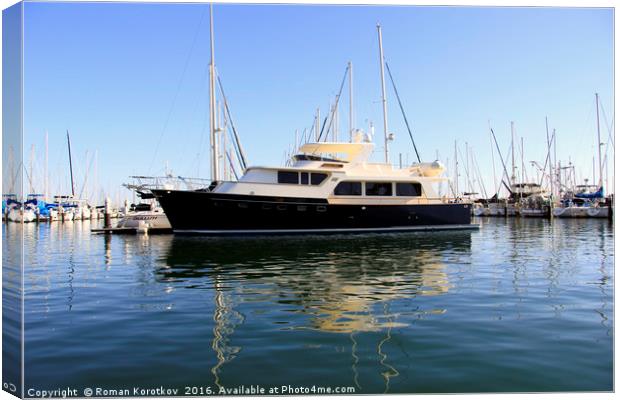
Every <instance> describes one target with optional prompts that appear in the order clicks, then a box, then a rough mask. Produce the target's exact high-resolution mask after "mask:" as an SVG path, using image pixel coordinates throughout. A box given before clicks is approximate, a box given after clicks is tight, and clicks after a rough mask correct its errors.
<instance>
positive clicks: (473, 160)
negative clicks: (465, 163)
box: [472, 155, 488, 198]
mask: <svg viewBox="0 0 620 400" xmlns="http://www.w3.org/2000/svg"><path fill="white" fill-rule="evenodd" d="M472 163H473V164H474V167H475V170H474V172H476V173H477V174H478V184H479V186H480V188H481V189H482V192H483V193H484V197H485V198H487V197H488V195H487V188H486V187H485V186H484V180H483V179H482V174H481V173H480V166H479V165H478V160H477V159H476V157H475V156H473V155H472Z"/></svg>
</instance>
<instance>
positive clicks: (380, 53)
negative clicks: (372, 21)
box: [377, 24, 390, 164]
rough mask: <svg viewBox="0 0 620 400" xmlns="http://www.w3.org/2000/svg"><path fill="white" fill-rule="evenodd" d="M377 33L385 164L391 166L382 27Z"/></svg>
mask: <svg viewBox="0 0 620 400" xmlns="http://www.w3.org/2000/svg"><path fill="white" fill-rule="evenodd" d="M377 33H378V35H379V64H380V66H381V103H382V104H383V135H384V144H385V151H384V154H385V163H386V164H389V162H390V154H389V149H388V124H387V101H386V98H385V74H384V71H383V64H384V63H385V61H384V60H385V59H384V58H383V39H382V38H381V25H379V24H377Z"/></svg>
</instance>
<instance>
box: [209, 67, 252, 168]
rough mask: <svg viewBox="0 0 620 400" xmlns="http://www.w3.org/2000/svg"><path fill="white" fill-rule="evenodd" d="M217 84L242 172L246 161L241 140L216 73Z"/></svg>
mask: <svg viewBox="0 0 620 400" xmlns="http://www.w3.org/2000/svg"><path fill="white" fill-rule="evenodd" d="M216 75H217V83H218V85H219V87H220V92H221V93H222V97H223V98H224V109H225V110H226V114H227V115H228V120H229V121H230V126H231V128H232V131H233V133H234V139H235V144H236V147H238V153H239V154H238V155H239V156H240V158H239V160H240V161H241V166H242V167H243V170H244V171H245V169H246V168H247V161H246V158H245V152H244V151H243V147H242V146H241V140H239V134H238V133H237V128H235V123H234V122H233V119H232V115H231V114H230V108H229V107H228V99H227V98H226V94H225V93H224V86H223V85H222V80H221V79H220V74H218V73H217V71H216Z"/></svg>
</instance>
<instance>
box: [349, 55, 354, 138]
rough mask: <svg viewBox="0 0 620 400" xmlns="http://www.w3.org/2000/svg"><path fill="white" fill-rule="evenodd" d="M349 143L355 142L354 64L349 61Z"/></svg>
mask: <svg viewBox="0 0 620 400" xmlns="http://www.w3.org/2000/svg"><path fill="white" fill-rule="evenodd" d="M349 142H353V63H352V62H351V61H349Z"/></svg>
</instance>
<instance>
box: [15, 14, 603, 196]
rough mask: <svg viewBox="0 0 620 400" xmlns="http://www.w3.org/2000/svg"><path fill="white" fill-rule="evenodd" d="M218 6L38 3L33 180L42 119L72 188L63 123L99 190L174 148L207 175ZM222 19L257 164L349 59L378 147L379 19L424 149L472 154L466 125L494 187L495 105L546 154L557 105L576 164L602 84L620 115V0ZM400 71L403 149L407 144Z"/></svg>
mask: <svg viewBox="0 0 620 400" xmlns="http://www.w3.org/2000/svg"><path fill="white" fill-rule="evenodd" d="M208 18H209V13H208V5H206V4H137V3H135V4H131V3H129V4H112V3H87V4H75V3H35V2H31V3H26V5H25V16H24V23H25V31H24V32H25V33H24V46H25V50H24V51H25V54H24V64H25V65H24V80H25V84H24V132H25V140H24V142H25V143H24V154H25V162H26V164H28V158H29V156H30V149H31V144H33V143H34V144H35V152H36V161H35V174H34V175H35V180H36V181H39V182H41V181H42V180H38V179H37V175H39V176H41V172H42V167H43V161H42V160H43V150H44V147H43V146H44V135H45V132H46V131H47V132H49V158H50V161H49V171H50V175H51V177H52V178H51V189H52V191H54V192H59V191H60V192H67V191H70V187H69V184H68V179H69V178H68V167H67V166H68V161H67V154H66V137H65V135H66V130H67V129H68V130H69V132H70V133H71V138H72V146H73V148H72V150H73V152H74V165H76V170H77V171H76V175H77V181H78V183H77V186H78V188H79V187H81V186H82V182H83V180H84V177H85V176H86V174H87V170H90V172H88V175H89V178H88V179H89V181H90V184H89V191H90V192H92V191H93V188H92V184H93V183H94V182H93V179H94V170H93V168H94V167H93V165H92V163H91V159H92V155H93V154H94V152H95V150H96V151H97V154H98V168H97V169H98V174H97V175H98V183H99V184H100V185H101V188H99V190H98V191H97V192H98V193H100V192H106V193H108V194H112V195H114V193H116V192H118V190H119V187H120V184H121V183H122V182H125V181H127V177H128V176H129V175H134V174H142V175H146V174H162V173H163V171H164V165H165V163H166V162H167V163H168V165H169V167H170V168H171V169H172V170H173V171H174V173H175V174H178V175H184V176H200V177H205V178H206V177H209V174H210V171H209V154H208V126H209V123H208V79H207V76H208V75H207V68H208V63H209V24H208V21H209V20H208ZM214 19H215V40H216V43H215V52H216V64H217V68H218V71H219V73H220V76H221V78H222V80H223V84H224V88H225V90H226V94H227V96H228V100H229V103H230V106H231V111H232V114H233V118H234V122H235V125H236V127H237V129H238V131H239V133H240V135H241V139H242V142H243V145H244V147H245V150H246V152H247V153H248V157H249V159H250V163H251V164H255V165H256V164H259V165H264V164H275V165H281V164H283V160H284V151H285V150H286V149H287V148H288V146H290V144H291V143H292V142H293V138H294V132H295V129H299V130H300V131H301V130H303V129H304V128H307V127H309V126H310V124H311V123H312V119H313V115H314V112H315V109H316V108H317V107H320V108H321V113H322V115H325V113H326V112H327V111H328V107H329V103H330V101H333V97H334V96H335V95H336V92H337V90H338V86H339V84H340V80H341V79H342V75H343V73H344V70H345V68H346V65H347V62H348V61H352V62H353V68H354V102H355V115H356V126H357V127H359V128H362V129H365V130H366V129H367V127H368V122H369V121H373V122H374V124H375V126H376V127H377V137H376V140H375V142H376V143H377V149H376V150H377V154H376V157H375V159H376V160H377V161H379V160H381V157H382V156H381V155H382V148H381V146H382V136H381V135H382V128H381V126H382V114H381V104H380V98H381V86H380V81H379V63H378V44H377V30H376V24H377V22H380V23H381V25H382V27H383V44H384V52H385V58H386V60H387V61H388V63H389V64H390V68H391V70H392V72H393V74H394V78H395V80H396V83H397V85H398V89H399V93H400V95H401V98H402V100H403V102H404V105H405V108H406V111H407V116H408V119H409V121H410V123H411V125H412V127H413V131H414V137H415V139H416V144H417V145H418V148H419V149H420V151H421V153H422V154H421V155H422V158H423V159H425V160H428V161H432V160H433V159H435V157H436V154H437V152H438V153H439V158H440V159H441V160H442V161H443V162H446V161H449V162H450V163H452V162H453V159H454V155H453V154H454V141H455V140H458V143H459V146H460V147H461V152H462V154H463V155H464V154H465V148H464V143H465V142H468V143H469V145H470V146H471V147H472V148H473V151H474V154H475V157H476V161H477V163H478V164H479V166H480V169H481V171H482V173H483V175H485V176H486V177H487V182H486V185H485V186H486V188H487V191H488V192H492V187H493V186H494V185H493V183H492V181H491V180H492V179H491V178H492V176H493V172H492V166H491V151H490V149H491V143H490V139H489V130H488V121H489V120H490V121H491V125H492V126H493V128H494V130H495V132H496V134H497V135H498V140H499V142H500V147H501V149H502V151H503V152H504V153H505V152H506V151H507V149H508V147H509V144H510V143H509V141H510V121H515V126H516V134H517V136H518V137H521V136H523V137H524V143H525V159H526V162H527V161H529V160H538V161H539V162H540V163H541V164H542V163H544V158H545V155H546V147H545V116H548V117H549V124H550V127H551V128H556V129H557V135H558V143H557V153H558V159H560V160H562V162H563V163H565V162H568V159H569V157H570V159H571V161H572V162H574V163H575V164H576V166H577V176H578V177H579V176H580V175H581V176H582V177H591V176H592V157H593V156H594V155H595V152H596V125H595V123H596V121H595V108H594V93H595V92H599V93H600V98H601V104H602V106H603V108H604V110H605V112H606V115H607V120H608V122H609V123H610V124H611V122H612V121H611V118H612V116H613V104H612V101H613V97H612V95H613V13H612V11H611V9H600V8H599V9H594V8H592V9H586V8H578V9H577V8H573V9H569V8H516V7H511V8H480V7H415V6H397V7H378V6H329V5H328V6H308V5H285V6H284V5H232V4H226V5H216V6H215V7H214ZM387 84H388V116H389V126H390V131H392V132H394V133H395V135H396V140H395V141H394V143H393V144H392V146H391V153H392V155H393V161H394V162H397V160H398V153H403V158H404V159H407V158H408V159H409V160H410V161H412V160H413V157H414V153H413V149H412V147H411V144H410V140H409V137H408V134H407V131H406V128H405V125H404V123H403V120H402V117H401V114H400V111H399V109H398V105H397V102H396V99H395V97H394V95H393V92H392V91H391V88H390V87H389V81H388V82H387ZM346 93H347V89H346V88H345V95H344V96H343V98H342V100H341V101H342V108H341V122H340V124H341V131H342V132H344V131H345V130H346V128H347V126H348V115H347V113H346V110H348V98H347V95H346ZM601 121H602V122H601V124H602V130H601V131H602V136H603V139H602V141H603V142H607V139H606V137H607V136H608V133H607V132H608V131H607V128H606V127H605V122H604V120H603V119H602V120H601ZM158 143H159V145H158ZM87 151H88V152H89V155H88V158H87V157H86V152H87ZM504 155H505V156H506V154H504ZM610 157H613V153H611V152H610ZM495 159H496V162H497V166H496V168H497V171H498V174H499V171H500V166H499V161H498V157H497V154H495ZM518 159H519V160H520V155H518ZM612 166H613V164H610V168H609V170H610V171H611V170H612V168H611V167H612ZM450 167H451V166H450ZM37 171H40V172H39V173H38V174H37ZM527 171H528V174H529V175H531V174H532V170H531V169H530V168H529V166H528V169H527ZM461 172H463V171H461ZM590 179H591V178H590ZM461 185H463V182H462V183H461ZM35 186H36V182H35ZM37 190H38V191H40V190H41V189H37ZM125 195H126V194H125V193H122V196H123V197H124V196H125Z"/></svg>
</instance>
